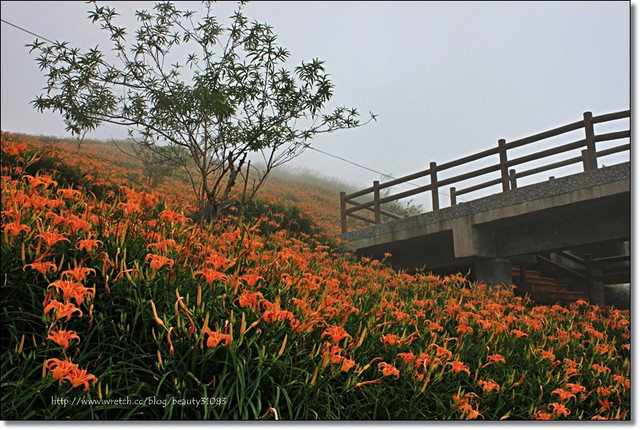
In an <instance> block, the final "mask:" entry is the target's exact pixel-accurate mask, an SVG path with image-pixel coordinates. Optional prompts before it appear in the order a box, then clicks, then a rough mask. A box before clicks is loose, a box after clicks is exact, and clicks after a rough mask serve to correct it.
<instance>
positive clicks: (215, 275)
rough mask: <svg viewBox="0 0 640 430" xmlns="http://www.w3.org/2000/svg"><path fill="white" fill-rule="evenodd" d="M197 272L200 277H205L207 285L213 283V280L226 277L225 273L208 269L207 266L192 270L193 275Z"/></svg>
mask: <svg viewBox="0 0 640 430" xmlns="http://www.w3.org/2000/svg"><path fill="white" fill-rule="evenodd" d="M198 274H199V275H200V276H201V277H202V279H205V280H206V281H207V284H209V285H213V283H214V282H215V281H218V280H220V279H227V275H225V274H224V273H222V272H218V271H217V270H214V269H210V268H208V267H206V268H204V269H202V270H198V271H195V272H193V276H194V277H195V275H198Z"/></svg>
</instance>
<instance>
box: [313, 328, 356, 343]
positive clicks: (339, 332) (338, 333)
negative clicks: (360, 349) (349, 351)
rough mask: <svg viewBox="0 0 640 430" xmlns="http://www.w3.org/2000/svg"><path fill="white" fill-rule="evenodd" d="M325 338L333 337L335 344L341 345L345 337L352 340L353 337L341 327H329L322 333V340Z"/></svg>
mask: <svg viewBox="0 0 640 430" xmlns="http://www.w3.org/2000/svg"><path fill="white" fill-rule="evenodd" d="M325 336H331V339H332V340H333V343H339V342H340V341H341V340H342V339H344V338H345V337H348V338H351V335H349V333H347V331H346V330H345V329H344V328H342V327H340V326H331V327H328V328H327V329H326V330H325V331H324V332H322V336H320V338H321V339H322V338H323V337H325Z"/></svg>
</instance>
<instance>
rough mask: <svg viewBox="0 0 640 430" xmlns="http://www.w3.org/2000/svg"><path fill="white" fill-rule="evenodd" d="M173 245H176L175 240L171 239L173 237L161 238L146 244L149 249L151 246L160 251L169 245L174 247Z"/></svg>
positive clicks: (164, 250)
mask: <svg viewBox="0 0 640 430" xmlns="http://www.w3.org/2000/svg"><path fill="white" fill-rule="evenodd" d="M175 246H176V241H175V240H173V239H165V240H161V241H159V242H155V243H150V244H149V245H147V249H149V248H151V247H155V248H156V249H157V250H158V251H160V252H167V250H168V249H169V247H175Z"/></svg>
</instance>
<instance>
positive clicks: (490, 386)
mask: <svg viewBox="0 0 640 430" xmlns="http://www.w3.org/2000/svg"><path fill="white" fill-rule="evenodd" d="M478 385H479V386H480V388H482V391H484V392H485V393H490V392H491V391H492V390H496V393H497V392H498V391H500V384H496V383H495V382H493V381H491V380H489V381H483V380H480V381H478Z"/></svg>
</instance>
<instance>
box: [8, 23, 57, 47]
mask: <svg viewBox="0 0 640 430" xmlns="http://www.w3.org/2000/svg"><path fill="white" fill-rule="evenodd" d="M0 21H2V22H4V23H5V24H8V25H10V26H12V27H15V28H17V29H18V30H22V31H24V32H25V33H28V34H30V35H32V36H35V37H37V38H38V39H42V40H46V41H47V42H49V43H53V44H55V43H56V42H54V41H52V40H50V39H47V38H46V37H42V36H40V35H38V34H36V33H34V32H32V31H29V30H27V29H26V28H22V27H20V26H19V25H16V24H13V23H11V22H9V21H7V20H6V19H2V18H0Z"/></svg>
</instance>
